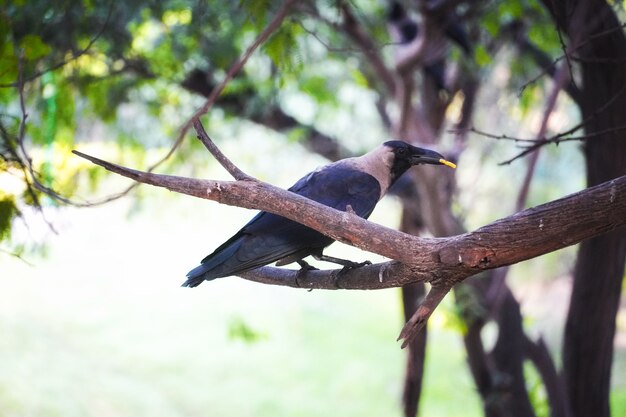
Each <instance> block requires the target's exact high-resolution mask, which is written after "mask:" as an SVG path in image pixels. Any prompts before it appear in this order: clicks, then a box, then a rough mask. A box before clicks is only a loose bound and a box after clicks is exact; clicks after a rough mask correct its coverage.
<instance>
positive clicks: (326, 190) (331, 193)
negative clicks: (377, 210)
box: [289, 164, 381, 218]
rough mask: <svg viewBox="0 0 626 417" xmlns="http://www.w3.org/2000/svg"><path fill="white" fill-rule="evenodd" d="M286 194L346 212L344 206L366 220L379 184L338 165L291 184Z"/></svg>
mask: <svg viewBox="0 0 626 417" xmlns="http://www.w3.org/2000/svg"><path fill="white" fill-rule="evenodd" d="M289 191H293V192H294V193H296V194H299V195H301V196H304V197H307V198H309V199H311V200H314V201H317V202H318V203H322V204H324V205H326V206H329V207H333V208H335V209H337V210H341V211H346V208H347V206H348V205H349V206H350V207H352V210H354V212H355V213H356V214H357V215H358V216H360V217H364V218H367V217H369V215H370V214H372V211H373V210H374V207H376V203H378V200H379V199H380V197H381V195H380V191H381V188H380V184H379V183H378V180H376V178H374V177H373V176H371V175H369V174H367V173H365V172H362V171H359V170H356V169H354V168H351V167H345V166H341V165H337V164H333V165H328V166H326V167H324V168H323V169H321V170H318V171H314V172H312V173H310V174H309V175H307V176H305V177H304V178H302V179H300V181H298V182H297V183H296V184H294V185H293V186H292V187H291V188H289Z"/></svg>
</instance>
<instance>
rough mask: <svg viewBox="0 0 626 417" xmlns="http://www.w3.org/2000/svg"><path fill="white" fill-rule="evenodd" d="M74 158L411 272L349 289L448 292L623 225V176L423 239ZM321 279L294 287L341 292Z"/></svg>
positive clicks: (363, 280) (277, 193)
mask: <svg viewBox="0 0 626 417" xmlns="http://www.w3.org/2000/svg"><path fill="white" fill-rule="evenodd" d="M75 153H76V154H77V155H79V156H81V157H83V158H86V159H88V160H90V161H92V162H93V163H95V164H97V165H100V166H102V167H104V168H106V169H108V170H109V171H112V172H115V173H118V174H120V175H123V176H126V177H128V178H131V179H134V180H135V181H138V182H142V183H146V184H151V185H155V186H159V187H165V188H168V189H170V190H172V191H176V192H179V193H183V194H188V195H192V196H195V197H200V198H204V199H208V200H213V201H217V202H219V203H222V204H228V205H234V206H239V207H244V208H250V209H258V210H265V211H268V212H271V213H275V214H279V215H281V216H284V217H286V218H289V219H291V220H294V221H297V222H299V223H302V224H304V225H306V226H309V227H311V228H313V229H315V230H318V231H320V232H321V233H324V234H326V235H328V236H330V237H332V238H333V239H335V240H338V241H341V242H344V243H347V244H350V245H353V246H356V247H359V248H361V249H363V250H366V251H370V252H374V253H378V254H380V255H383V256H387V257H389V258H392V259H396V260H398V261H400V262H403V263H406V264H408V265H410V272H411V277H410V278H408V279H407V280H403V281H402V282H393V283H392V282H390V279H391V277H387V276H386V275H385V273H384V270H383V269H381V268H383V267H382V266H371V267H367V268H361V269H359V271H358V272H359V274H358V275H359V276H360V279H359V280H358V285H355V284H354V281H348V282H344V285H342V286H343V287H344V288H359V289H365V288H381V287H383V286H382V285H381V283H380V277H381V276H382V277H383V282H384V284H385V285H384V286H385V287H388V286H400V285H405V284H407V283H409V282H418V281H424V280H426V281H430V282H433V284H437V285H442V286H445V287H451V286H452V285H454V284H455V283H457V282H459V281H462V280H463V279H465V278H467V277H469V276H471V275H474V274H476V273H478V272H480V271H482V270H487V269H492V268H497V267H500V266H505V265H510V264H513V263H517V262H520V261H523V260H526V259H530V258H533V257H536V256H539V255H543V254H545V253H548V252H552V251H555V250H558V249H561V248H564V247H566V246H570V245H573V244H576V243H578V242H580V241H582V240H584V239H588V238H590V237H594V236H598V235H600V234H603V233H606V232H608V231H611V230H614V229H617V228H619V227H622V226H624V225H625V224H626V176H624V177H620V178H617V179H615V180H612V181H609V182H606V183H604V184H601V185H598V186H596V187H592V188H588V189H586V190H583V191H580V192H578V193H575V194H571V195H569V196H567V197H564V198H561V199H559V200H555V201H552V202H549V203H546V204H543V205H540V206H537V207H533V208H530V209H527V210H524V211H521V212H519V213H517V214H514V215H512V216H509V217H506V218H503V219H500V220H498V221H495V222H493V223H491V224H488V225H486V226H484V227H482V228H480V229H478V230H475V231H473V232H470V233H465V234H462V235H459V236H454V237H448V238H420V237H415V236H411V235H408V234H406V233H402V232H398V231H396V230H393V229H389V228H387V227H383V226H380V225H377V224H375V223H372V222H369V221H367V220H364V219H362V218H360V217H358V216H356V215H354V214H352V213H348V212H341V211H338V210H335V209H333V208H330V207H327V206H324V205H322V204H319V203H317V202H315V201H312V200H308V199H306V198H304V197H302V196H299V195H296V194H293V193H291V192H289V191H285V190H282V189H280V188H277V187H274V186H271V185H269V184H265V183H262V182H259V181H256V180H253V181H234V182H232V181H213V180H199V179H192V178H184V177H175V176H169V175H159V174H153V173H146V172H141V171H136V170H133V169H129V168H125V167H121V166H119V165H115V164H111V163H109V162H106V161H103V160H100V159H98V158H94V157H92V156H88V155H85V154H82V153H80V152H76V151H75ZM382 265H385V268H388V267H389V265H388V264H382ZM370 269H371V271H370ZM365 272H370V273H368V274H366V273H365ZM319 274H324V272H316V271H313V272H308V273H303V274H301V275H300V279H299V280H298V282H297V285H298V286H301V287H306V288H311V287H312V286H315V288H328V289H333V288H336V285H335V284H334V283H331V282H330V281H329V282H328V283H327V285H326V284H325V285H324V286H320V285H319V284H320V283H319V277H320V275H319ZM407 275H408V274H407ZM268 278H270V277H268ZM293 279H294V280H295V278H293ZM355 280H356V279H355ZM265 282H267V280H266V281H265ZM274 283H276V284H283V285H288V284H285V280H284V277H283V278H277V279H275V282H274ZM396 284H397V285H396ZM353 285H354V286H353Z"/></svg>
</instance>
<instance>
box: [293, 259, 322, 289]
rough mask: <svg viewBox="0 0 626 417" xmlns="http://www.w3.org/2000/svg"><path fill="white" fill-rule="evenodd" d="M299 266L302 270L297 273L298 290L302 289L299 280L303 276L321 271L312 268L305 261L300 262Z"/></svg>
mask: <svg viewBox="0 0 626 417" xmlns="http://www.w3.org/2000/svg"><path fill="white" fill-rule="evenodd" d="M298 265H300V269H299V270H298V272H296V285H297V286H298V288H302V287H301V286H300V282H299V279H300V278H302V276H303V275H304V274H306V273H307V272H309V271H319V268H316V267H314V266H311V265H309V264H308V263H307V262H305V261H303V260H299V261H298ZM308 290H309V291H313V288H309V289H308Z"/></svg>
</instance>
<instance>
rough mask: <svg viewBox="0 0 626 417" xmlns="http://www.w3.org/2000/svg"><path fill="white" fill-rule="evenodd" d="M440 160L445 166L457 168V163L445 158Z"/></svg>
mask: <svg viewBox="0 0 626 417" xmlns="http://www.w3.org/2000/svg"><path fill="white" fill-rule="evenodd" d="M439 162H440V163H441V164H443V165H445V166H449V167H450V168H456V164H455V163H452V162H450V161H446V160H445V159H440V160H439Z"/></svg>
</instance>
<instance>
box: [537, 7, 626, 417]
mask: <svg viewBox="0 0 626 417" xmlns="http://www.w3.org/2000/svg"><path fill="white" fill-rule="evenodd" d="M546 6H547V7H548V8H549V9H550V10H551V12H552V14H553V16H554V18H555V20H556V22H557V24H558V25H559V27H560V28H561V29H562V30H564V31H565V32H566V34H567V35H568V37H569V39H570V41H571V45H572V47H573V48H572V49H573V52H572V57H571V59H573V60H576V61H579V62H580V68H581V71H582V95H581V100H580V108H581V111H582V117H583V120H586V123H585V132H586V133H587V134H590V133H598V132H604V133H602V134H600V135H598V136H596V137H594V138H593V139H589V140H587V141H586V142H585V144H584V148H583V149H584V154H585V158H586V168H587V184H588V186H594V185H596V184H599V183H601V182H604V181H607V180H610V179H612V178H616V177H619V176H622V175H624V174H625V173H626V140H625V139H624V137H623V135H620V134H619V133H618V132H617V131H611V129H612V128H618V127H620V126H622V125H623V124H624V108H626V94H625V93H626V91H625V86H626V37H625V36H624V32H623V29H622V27H621V25H620V22H619V21H618V19H617V18H616V16H615V14H614V12H613V10H612V9H611V7H610V6H609V5H608V4H607V3H606V2H604V1H601V0H588V1H580V2H576V1H565V2H562V3H560V4H557V5H555V4H554V3H552V2H546ZM616 198H620V197H618V196H616ZM625 258H626V233H625V232H624V230H618V231H615V232H613V233H609V234H606V235H603V236H600V237H597V238H594V239H591V240H588V241H586V242H583V243H582V244H581V246H580V249H579V252H578V258H577V262H576V267H575V269H574V283H573V289H572V296H571V302H570V307H569V312H568V315H567V322H566V326H565V334H564V341H563V373H564V378H565V384H566V388H567V393H568V396H569V401H570V404H571V408H572V412H573V414H574V416H579V417H583V416H590V415H593V416H598V417H609V416H610V406H609V404H610V403H609V397H610V383H611V366H612V359H613V339H614V336H615V318H616V315H617V310H618V307H619V298H620V294H621V286H622V280H623V276H624V263H625Z"/></svg>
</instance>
